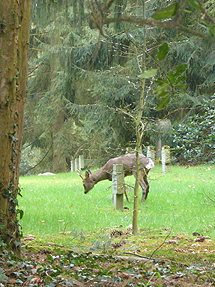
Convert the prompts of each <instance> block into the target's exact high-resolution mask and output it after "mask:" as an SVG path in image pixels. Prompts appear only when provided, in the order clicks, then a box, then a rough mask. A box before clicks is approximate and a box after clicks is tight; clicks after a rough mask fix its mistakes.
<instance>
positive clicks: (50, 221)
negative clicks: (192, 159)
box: [19, 166, 215, 239]
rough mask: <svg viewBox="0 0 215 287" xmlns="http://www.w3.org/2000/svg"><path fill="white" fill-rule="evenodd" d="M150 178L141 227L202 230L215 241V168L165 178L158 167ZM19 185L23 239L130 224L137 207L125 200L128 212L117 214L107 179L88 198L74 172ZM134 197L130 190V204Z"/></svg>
mask: <svg viewBox="0 0 215 287" xmlns="http://www.w3.org/2000/svg"><path fill="white" fill-rule="evenodd" d="M149 178H150V192H149V196H148V199H147V201H146V202H145V203H144V204H141V203H140V204H139V219H138V226H139V228H142V229H145V230H148V229H149V230H157V229H170V230H171V231H172V233H174V234H182V233H184V234H187V235H191V234H192V233H193V232H198V233H200V234H204V235H208V236H210V237H212V238H215V187H214V186H215V184H214V183H215V167H214V166H210V167H209V166H197V167H189V168H186V167H178V166H174V167H173V166H171V167H170V171H169V172H168V173H166V174H163V173H162V172H161V166H156V167H155V169H154V170H153V171H151V172H150V174H149ZM126 183H127V184H129V185H134V178H133V177H128V178H126ZM20 186H21V188H22V196H23V197H22V198H19V208H21V209H23V211H24V217H23V218H22V219H21V221H20V223H21V225H22V228H23V233H24V236H28V235H30V234H31V235H34V236H35V237H37V238H46V239H47V238H53V236H56V237H58V236H62V235H60V232H68V231H74V230H77V231H78V232H80V231H82V232H83V233H86V234H87V233H90V232H99V231H100V230H102V229H105V228H113V227H114V226H120V225H122V228H126V227H127V226H129V225H130V224H132V208H133V203H132V202H130V203H127V202H126V201H125V200H124V206H127V207H128V208H129V210H124V211H116V210H114V208H113V204H112V188H111V182H109V181H103V182H100V183H98V184H97V185H96V186H95V187H94V189H93V190H91V191H90V192H89V193H88V194H87V195H85V194H84V192H83V186H82V182H81V179H80V177H79V176H78V175H77V174H76V173H66V174H57V175H55V176H54V177H53V176H36V175H35V176H26V177H21V178H20ZM132 194H133V191H132V190H131V189H130V190H129V191H128V195H129V198H130V201H132ZM140 198H141V196H140Z"/></svg>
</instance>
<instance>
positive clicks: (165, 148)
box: [161, 145, 170, 173]
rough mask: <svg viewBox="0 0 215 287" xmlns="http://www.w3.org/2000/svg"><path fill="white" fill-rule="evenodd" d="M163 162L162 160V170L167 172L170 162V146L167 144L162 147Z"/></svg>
mask: <svg viewBox="0 0 215 287" xmlns="http://www.w3.org/2000/svg"><path fill="white" fill-rule="evenodd" d="M161 162H162V171H163V173H165V172H166V171H168V170H167V166H166V165H167V164H169V163H170V147H169V146H167V145H165V146H163V147H162V152H161Z"/></svg>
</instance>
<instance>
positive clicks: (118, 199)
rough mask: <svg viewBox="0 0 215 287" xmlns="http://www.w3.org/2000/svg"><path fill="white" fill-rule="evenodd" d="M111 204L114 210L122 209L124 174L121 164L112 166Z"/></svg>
mask: <svg viewBox="0 0 215 287" xmlns="http://www.w3.org/2000/svg"><path fill="white" fill-rule="evenodd" d="M112 182H113V183H112V187H113V204H114V208H115V209H120V210H122V209H123V193H124V189H125V182H124V172H123V165H122V164H114V165H113V174H112Z"/></svg>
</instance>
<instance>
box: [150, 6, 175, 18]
mask: <svg viewBox="0 0 215 287" xmlns="http://www.w3.org/2000/svg"><path fill="white" fill-rule="evenodd" d="M176 12H177V3H173V4H170V5H168V6H166V7H165V8H162V9H159V10H157V11H155V13H154V14H153V15H152V18H153V19H155V20H163V19H167V18H171V17H173V16H175V14H176Z"/></svg>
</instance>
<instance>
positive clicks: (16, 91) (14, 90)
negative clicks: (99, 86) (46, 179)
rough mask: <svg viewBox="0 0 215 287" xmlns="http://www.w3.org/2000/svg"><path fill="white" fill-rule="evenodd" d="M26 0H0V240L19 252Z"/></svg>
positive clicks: (27, 41) (27, 42) (27, 12)
mask: <svg viewBox="0 0 215 287" xmlns="http://www.w3.org/2000/svg"><path fill="white" fill-rule="evenodd" d="M30 2H31V1H29V0H20V1H16V0H11V1H6V0H5V1H3V0H2V1H0V241H3V242H4V243H6V244H7V246H9V247H11V248H12V250H13V251H14V252H15V253H16V254H17V255H19V254H20V250H21V249H20V247H21V243H20V229H19V223H18V219H17V204H18V201H17V195H18V192H19V188H18V182H19V164H20V156H21V152H20V150H21V142H22V130H23V117H24V103H25V98H26V82H27V67H28V56H27V55H28V47H29V23H30V6H31V3H30Z"/></svg>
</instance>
